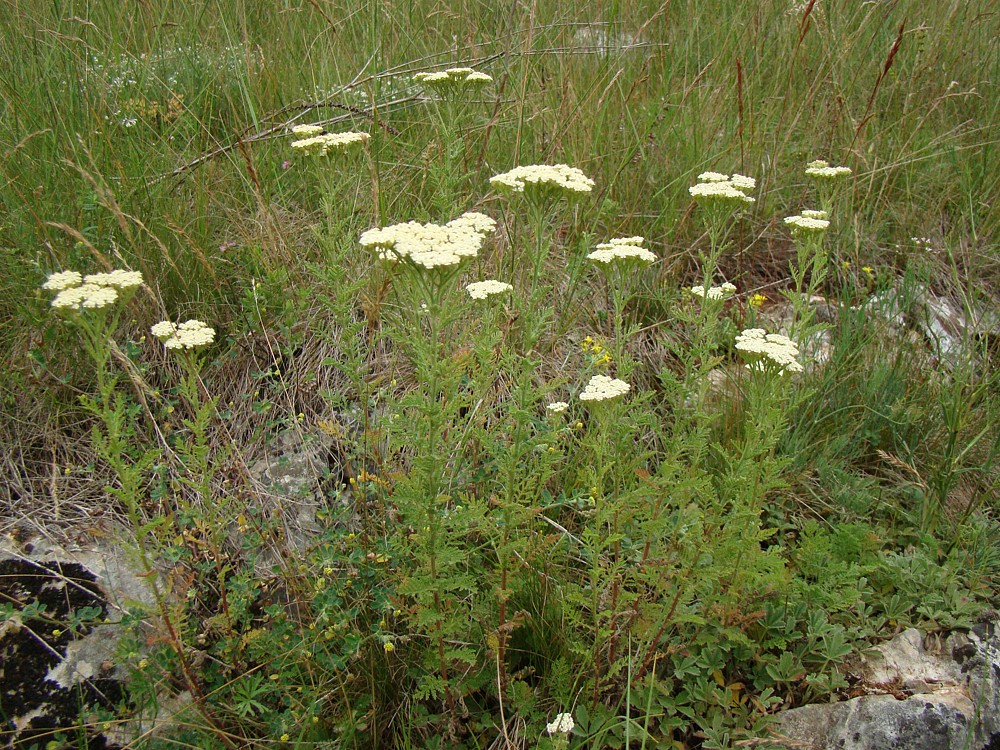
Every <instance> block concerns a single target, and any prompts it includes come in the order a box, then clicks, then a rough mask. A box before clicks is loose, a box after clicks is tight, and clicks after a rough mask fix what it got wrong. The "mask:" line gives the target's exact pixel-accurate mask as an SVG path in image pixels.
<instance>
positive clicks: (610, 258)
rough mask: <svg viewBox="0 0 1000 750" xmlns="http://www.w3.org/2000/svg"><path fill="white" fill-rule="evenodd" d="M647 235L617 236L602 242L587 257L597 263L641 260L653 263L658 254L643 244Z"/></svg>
mask: <svg viewBox="0 0 1000 750" xmlns="http://www.w3.org/2000/svg"><path fill="white" fill-rule="evenodd" d="M645 241H646V238H645V237H616V238H615V239H613V240H609V241H608V242H602V243H600V244H599V245H598V246H597V249H596V250H594V251H593V252H592V253H590V254H589V255H588V256H587V258H589V259H590V260H592V261H595V262H596V263H605V264H610V263H614V262H616V261H640V262H643V263H653V262H654V261H655V260H656V255H655V254H654V253H652V252H651V251H649V250H647V249H646V248H644V247H643V246H642V243H643V242H645Z"/></svg>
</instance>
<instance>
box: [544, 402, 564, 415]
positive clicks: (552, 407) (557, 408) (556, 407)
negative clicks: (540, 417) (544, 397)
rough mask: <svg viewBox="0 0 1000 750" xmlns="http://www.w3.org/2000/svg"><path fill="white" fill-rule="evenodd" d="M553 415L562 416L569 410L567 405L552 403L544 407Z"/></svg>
mask: <svg viewBox="0 0 1000 750" xmlns="http://www.w3.org/2000/svg"><path fill="white" fill-rule="evenodd" d="M545 408H546V409H548V410H549V411H550V412H552V413H553V414H562V413H563V412H564V411H566V410H567V409H568V408H569V404H567V403H566V402H565V401H553V402H552V403H551V404H549V405H548V406H546V407H545Z"/></svg>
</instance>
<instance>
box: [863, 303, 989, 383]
mask: <svg viewBox="0 0 1000 750" xmlns="http://www.w3.org/2000/svg"><path fill="white" fill-rule="evenodd" d="M863 309H864V310H865V311H867V312H871V313H873V314H875V315H877V316H879V317H881V318H883V319H885V320H886V322H887V323H888V324H889V325H890V327H892V328H894V329H897V330H903V329H910V330H914V331H918V332H919V333H920V335H921V336H922V337H923V339H924V342H925V343H926V345H927V346H928V347H929V348H930V350H931V352H932V354H933V355H934V356H935V357H936V358H937V359H938V360H939V361H940V362H941V363H942V364H943V365H944V366H945V367H947V368H949V369H954V368H956V367H961V366H962V365H963V364H965V363H966V362H969V361H973V362H974V361H976V358H977V357H978V352H977V351H976V348H977V346H976V345H977V343H978V342H980V341H981V340H982V339H983V338H988V337H992V338H998V339H1000V313H998V312H997V306H996V305H995V304H993V305H989V304H987V305H979V304H976V303H975V302H973V301H968V302H965V303H963V302H960V301H958V300H956V299H954V298H951V297H942V296H939V295H936V294H934V293H933V292H932V291H931V290H930V288H928V287H926V286H923V285H916V286H914V287H911V288H904V287H903V286H902V285H901V284H897V285H895V286H893V287H891V288H889V289H886V290H885V291H882V292H879V293H878V294H874V295H872V296H871V297H870V298H869V299H868V301H867V302H865V304H864V305H863Z"/></svg>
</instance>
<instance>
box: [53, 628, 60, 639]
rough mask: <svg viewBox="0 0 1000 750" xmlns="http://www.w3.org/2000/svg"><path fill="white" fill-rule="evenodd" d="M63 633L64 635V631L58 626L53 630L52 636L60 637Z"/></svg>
mask: <svg viewBox="0 0 1000 750" xmlns="http://www.w3.org/2000/svg"><path fill="white" fill-rule="evenodd" d="M61 635H62V631H61V630H59V629H58V628H57V629H56V630H53V631H52V636H53V638H58V637H59V636H61Z"/></svg>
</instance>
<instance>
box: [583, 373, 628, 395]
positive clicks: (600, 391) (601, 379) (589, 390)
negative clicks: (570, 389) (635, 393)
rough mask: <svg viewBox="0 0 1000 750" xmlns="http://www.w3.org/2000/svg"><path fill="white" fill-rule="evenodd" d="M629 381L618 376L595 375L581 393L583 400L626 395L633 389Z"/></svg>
mask: <svg viewBox="0 0 1000 750" xmlns="http://www.w3.org/2000/svg"><path fill="white" fill-rule="evenodd" d="M631 387H632V386H630V385H629V384H628V383H626V382H625V381H624V380H619V379H618V378H609V377H608V376H607V375H595V376H594V377H592V378H591V379H590V382H589V383H587V387H586V388H584V389H583V393H581V394H580V400H581V401H607V400H608V399H612V398H617V397H618V396H624V395H625V394H626V393H628V392H629V389H631Z"/></svg>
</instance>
